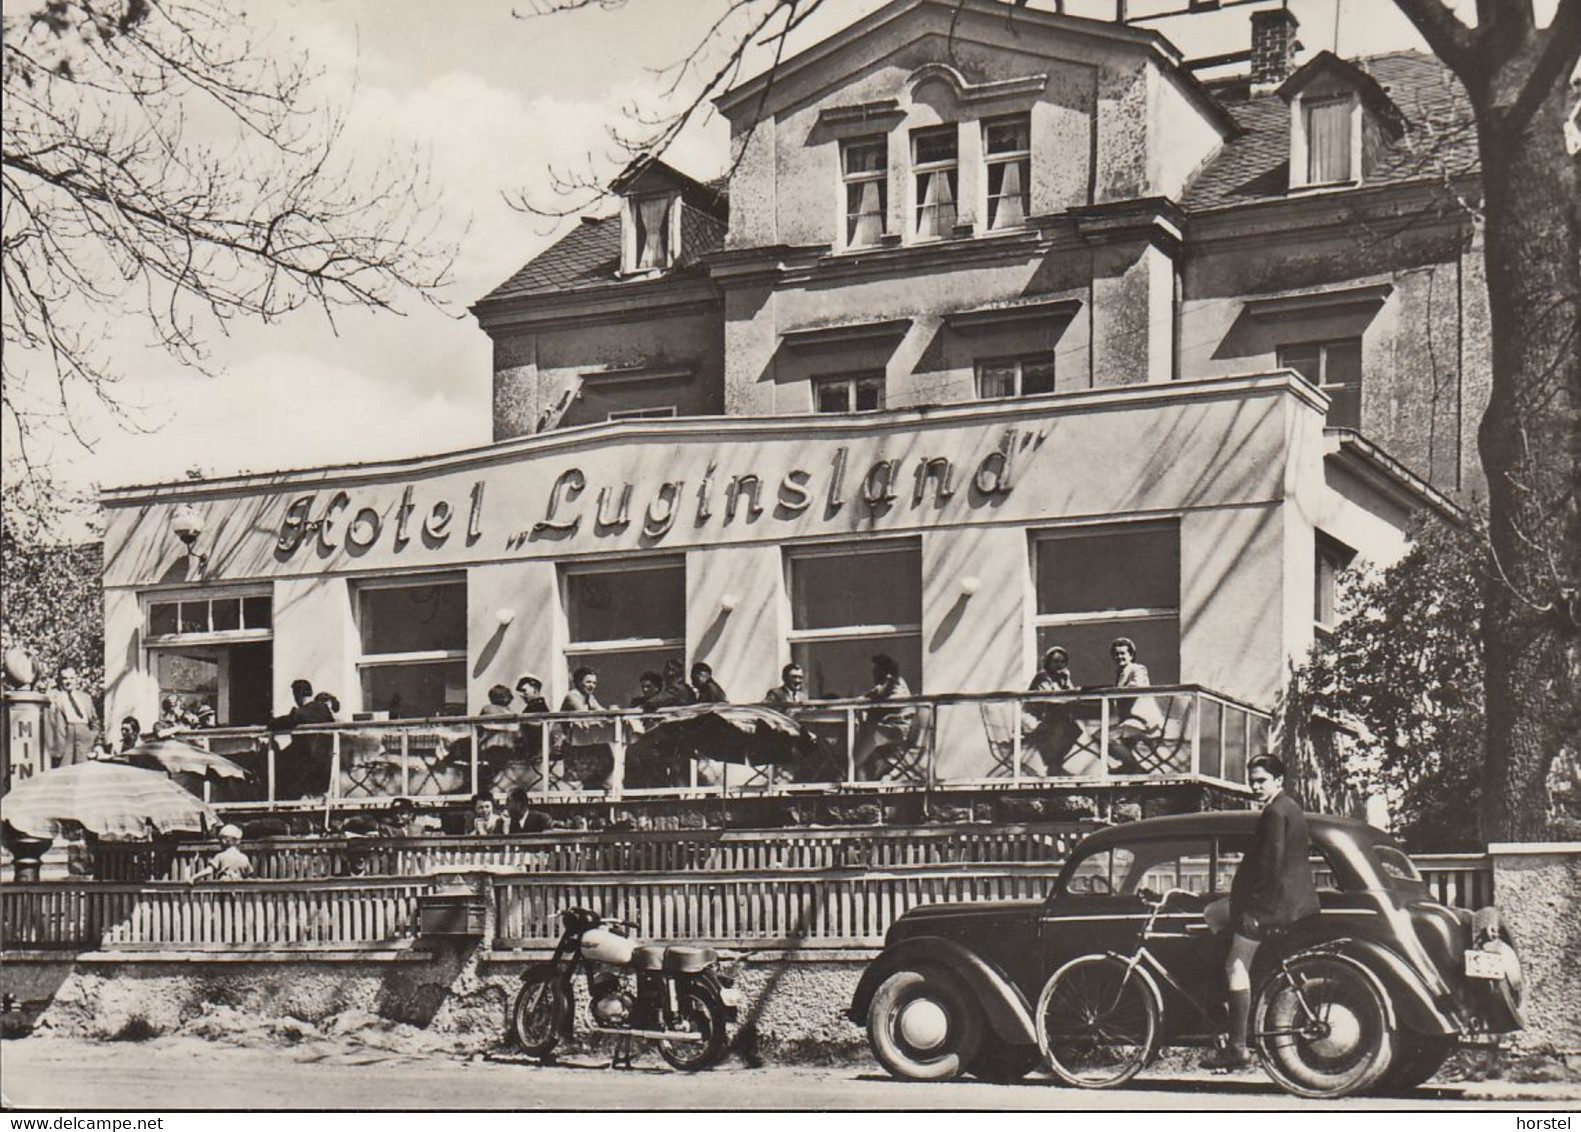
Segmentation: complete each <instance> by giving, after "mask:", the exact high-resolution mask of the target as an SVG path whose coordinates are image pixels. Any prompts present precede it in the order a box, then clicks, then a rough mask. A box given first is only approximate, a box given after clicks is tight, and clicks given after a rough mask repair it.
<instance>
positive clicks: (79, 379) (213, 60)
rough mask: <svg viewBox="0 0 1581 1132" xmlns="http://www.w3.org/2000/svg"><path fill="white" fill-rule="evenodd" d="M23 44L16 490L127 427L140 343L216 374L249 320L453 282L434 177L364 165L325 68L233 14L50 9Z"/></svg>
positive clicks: (8, 128) (10, 212)
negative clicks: (319, 71)
mask: <svg viewBox="0 0 1581 1132" xmlns="http://www.w3.org/2000/svg"><path fill="white" fill-rule="evenodd" d="M3 28H4V70H3V79H4V111H3V115H4V120H3V124H4V130H3V134H4V143H3V153H0V187H3V210H4V276H3V293H0V305H3V308H4V315H3V322H4V343H5V351H4V358H3V384H0V402H3V410H4V415H3V424H4V430H5V440H6V465H7V469H6V470H7V472H8V473H9V476H8V479H9V480H10V482H11V483H12V484H15V483H16V482H17V481H18V477H19V476H26V477H37V476H40V475H44V474H47V469H46V468H43V467H42V466H41V464H42V463H43V461H44V450H45V449H47V448H48V445H47V444H43V443H40V442H41V441H42V440H43V439H44V437H45V436H46V435H53V436H65V437H68V438H73V439H75V440H77V441H79V442H81V443H84V444H86V443H87V439H86V435H85V433H84V432H83V430H82V428H81V421H82V418H83V415H84V412H85V410H86V409H88V408H91V407H93V406H94V405H95V404H97V405H98V406H100V407H101V408H103V409H106V410H108V411H109V412H110V413H111V415H112V416H113V415H119V416H121V417H122V418H123V419H125V417H126V409H127V406H126V405H125V404H123V401H122V398H121V396H120V395H119V393H118V390H117V389H116V381H117V379H118V378H119V377H120V376H121V373H122V370H121V368H120V366H119V365H118V363H117V357H118V356H124V355H125V352H126V350H127V342H126V341H125V338H126V336H128V335H130V334H132V333H133V332H136V331H141V334H142V337H143V338H144V339H145V341H142V342H134V343H133V347H134V348H135V347H141V346H144V345H146V344H151V345H152V346H154V347H155V348H156V349H161V350H163V351H165V352H167V353H168V354H169V355H170V356H171V357H173V358H174V359H175V360H176V361H177V362H179V363H181V364H184V365H202V364H203V363H204V361H205V349H204V345H205V340H206V337H207V335H208V334H209V333H212V332H213V331H214V330H223V328H224V326H225V324H226V323H227V322H229V321H230V320H233V319H237V318H243V319H254V320H262V321H271V320H274V319H278V318H281V317H283V316H284V315H286V314H288V313H290V312H292V311H295V310H297V309H299V308H302V307H317V308H318V309H320V310H321V311H323V312H324V313H325V314H326V315H331V316H332V315H333V313H334V312H335V311H336V310H338V309H343V308H347V307H372V308H380V309H383V308H389V307H391V306H392V305H393V304H394V302H395V301H396V299H397V297H398V296H400V295H402V294H403V293H404V294H410V293H414V292H415V293H417V294H422V295H424V296H429V295H431V294H432V293H433V291H434V290H435V289H436V288H437V287H439V286H440V285H441V284H442V283H443V282H444V280H445V278H446V275H447V273H448V270H449V263H450V256H451V252H450V249H449V248H444V247H437V246H434V244H433V241H432V238H431V235H432V234H431V231H430V230H429V229H428V228H427V227H426V223H427V222H426V219H425V218H426V217H427V216H428V215H429V212H428V207H427V204H426V201H427V200H428V197H429V193H428V192H427V191H426V186H425V183H424V173H423V172H422V168H423V166H422V163H421V162H419V161H417V160H415V159H414V157H412V156H405V155H403V156H402V158H401V159H400V160H396V159H395V158H394V157H393V156H392V158H391V159H389V160H387V161H385V162H384V163H383V164H382V165H380V166H379V167H377V168H372V169H369V168H364V167H359V166H357V165H356V164H354V163H353V162H351V161H349V160H346V159H345V158H344V157H343V155H342V153H341V150H342V147H341V146H340V145H338V144H337V143H338V142H339V140H340V136H341V128H342V123H341V121H340V120H339V119H338V118H336V117H334V116H332V115H330V114H327V113H325V112H323V111H322V110H321V109H320V108H319V106H318V104H317V102H316V97H317V88H316V87H315V80H316V78H317V76H316V74H315V73H314V72H313V71H312V70H311V69H310V67H309V66H308V64H307V62H306V60H305V58H304V57H303V56H302V55H301V54H300V52H297V53H295V54H293V53H292V52H291V51H289V50H288V51H280V50H276V49H275V46H276V45H275V44H273V43H271V42H270V41H269V39H268V36H267V34H266V33H265V32H264V31H263V30H262V29H261V28H260V27H259V26H258V25H257V24H255V23H253V22H250V21H249V20H248V18H247V15H246V13H244V12H243V11H242V10H241V9H240V7H239V5H238V4H237V3H233V2H232V0H44V2H42V3H41V4H40V6H38V7H37V8H36V9H35V10H33V11H30V12H26V13H17V14H9V12H8V14H6V15H5V16H4V24H3ZM106 328H113V330H114V334H113V335H112V334H110V333H107V332H106ZM115 335H120V336H121V339H120V340H119V341H118V340H117V338H116V336H115Z"/></svg>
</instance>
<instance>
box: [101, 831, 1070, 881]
mask: <svg viewBox="0 0 1581 1132" xmlns="http://www.w3.org/2000/svg"><path fill="white" fill-rule="evenodd" d="M1090 828H1091V827H1090V826H1088V825H1083V824H1082V823H1079V822H1060V823H1053V822H1051V823H1038V824H1031V825H998V826H992V827H988V826H981V825H975V826H974V825H941V826H929V827H921V828H919V827H903V828H893V827H890V828H857V829H823V830H813V829H805V830H804V829H797V830H674V831H669V830H665V831H629V832H619V833H596V834H595V833H581V832H575V833H554V834H536V835H526V836H511V837H400V838H395V837H391V838H385V837H322V838H320V837H292V838H273V837H271V838H264V839H258V840H251V841H246V842H244V843H243V846H242V848H243V849H244V851H245V852H246V853H247V855H248V857H249V858H250V859H251V860H252V862H253V868H254V869H255V870H256V871H257V873H258V875H259V876H260V877H265V878H268V879H272V880H317V879H321V878H329V877H351V876H429V875H432V874H434V873H436V872H442V871H459V870H468V869H483V870H491V871H496V872H497V871H500V870H505V869H509V870H512V871H517V872H521V873H532V874H551V873H552V874H565V873H686V872H709V873H729V872H750V871H762V870H769V869H804V870H805V869H838V868H891V867H894V866H897V865H945V864H958V865H995V864H1001V863H1019V862H1042V863H1045V864H1056V865H1057V864H1058V863H1059V862H1060V861H1062V860H1064V859H1065V856H1066V854H1068V853H1069V852H1070V850H1071V848H1072V847H1074V846H1075V844H1076V842H1077V841H1079V840H1080V839H1081V837H1082V836H1084V835H1085V833H1087V832H1088V831H1089V829H1090ZM213 852H214V849H213V846H212V845H207V844H185V845H179V846H175V847H172V848H168V849H164V850H155V849H153V848H151V847H149V846H148V845H146V844H139V843H123V844H114V843H104V844H101V845H99V846H98V847H97V851H96V853H95V864H96V866H97V873H98V876H99V878H100V879H102V880H106V881H111V882H117V881H119V882H135V881H142V880H152V879H170V880H186V879H187V878H189V877H190V876H191V875H192V874H193V873H195V872H196V871H197V870H198V869H200V868H202V867H203V865H204V864H205V863H207V861H208V858H209V857H210V856H212V855H213Z"/></svg>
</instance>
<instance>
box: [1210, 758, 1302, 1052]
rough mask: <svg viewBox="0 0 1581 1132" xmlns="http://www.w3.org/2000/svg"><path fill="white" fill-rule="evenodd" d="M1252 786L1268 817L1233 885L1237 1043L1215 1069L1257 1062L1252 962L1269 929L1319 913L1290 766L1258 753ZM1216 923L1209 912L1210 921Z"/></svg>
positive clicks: (1229, 962) (1231, 972) (1233, 1035)
mask: <svg viewBox="0 0 1581 1132" xmlns="http://www.w3.org/2000/svg"><path fill="white" fill-rule="evenodd" d="M1247 781H1248V782H1250V784H1251V787H1252V789H1253V790H1255V791H1256V792H1257V796H1258V798H1260V799H1261V800H1262V802H1263V812H1262V814H1261V816H1259V817H1258V819H1257V831H1256V833H1255V834H1253V836H1252V845H1251V848H1250V849H1249V850H1248V851H1247V854H1246V856H1245V857H1244V858H1242V859H1241V863H1240V867H1239V868H1237V869H1236V870H1235V880H1234V882H1233V883H1232V884H1231V885H1230V900H1229V924H1228V926H1229V927H1231V928H1233V930H1234V932H1235V935H1234V937H1233V938H1232V939H1231V941H1230V954H1229V958H1228V959H1226V960H1225V964H1224V973H1225V976H1226V978H1227V980H1228V982H1229V989H1230V1002H1229V1006H1230V1010H1229V1014H1230V1041H1229V1045H1228V1046H1226V1047H1225V1048H1224V1049H1221V1050H1216V1051H1215V1052H1214V1053H1213V1054H1212V1055H1211V1056H1210V1057H1209V1058H1208V1059H1207V1061H1206V1062H1205V1063H1204V1064H1206V1065H1207V1066H1208V1067H1209V1068H1211V1069H1239V1068H1241V1067H1243V1066H1245V1065H1248V1064H1250V1062H1251V1055H1250V1054H1249V1053H1248V1052H1247V1049H1246V1034H1247V1029H1248V1026H1249V1023H1250V1019H1251V1013H1252V978H1251V970H1252V959H1253V958H1254V957H1255V956H1256V954H1257V948H1258V946H1259V945H1260V944H1261V943H1262V941H1263V938H1264V937H1265V935H1266V934H1267V932H1268V931H1269V930H1270V929H1272V928H1282V927H1286V926H1288V925H1290V924H1293V923H1295V922H1296V921H1297V920H1301V919H1305V918H1306V917H1307V916H1315V915H1317V913H1318V898H1317V889H1316V888H1315V887H1314V886H1313V884H1312V864H1311V861H1310V860H1309V858H1310V855H1311V842H1310V841H1309V840H1308V838H1307V821H1306V816H1305V815H1304V814H1303V813H1302V812H1301V805H1300V803H1299V802H1297V801H1296V800H1295V799H1294V798H1292V797H1291V796H1290V795H1289V794H1286V793H1285V792H1284V784H1285V764H1284V763H1283V762H1282V761H1280V760H1279V759H1278V758H1277V757H1275V756H1273V755H1259V756H1258V757H1257V758H1255V759H1253V760H1252V761H1251V764H1250V765H1249V767H1248V768H1247ZM1214 918H1215V917H1214V915H1213V914H1212V910H1211V909H1210V916H1209V920H1210V922H1212V921H1213V919H1214Z"/></svg>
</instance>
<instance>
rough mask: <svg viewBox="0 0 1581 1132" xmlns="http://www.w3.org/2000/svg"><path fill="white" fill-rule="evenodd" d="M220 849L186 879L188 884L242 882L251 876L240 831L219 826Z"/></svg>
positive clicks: (233, 827)
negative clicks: (217, 881) (214, 881)
mask: <svg viewBox="0 0 1581 1132" xmlns="http://www.w3.org/2000/svg"><path fill="white" fill-rule="evenodd" d="M220 845H221V846H222V848H221V849H220V851H219V852H218V853H216V854H214V856H212V857H210V858H209V863H208V864H207V865H205V866H204V867H203V868H201V869H199V870H198V871H197V872H195V873H193V874H192V876H191V877H190V878H189V879H188V881H187V883H188V884H197V883H198V881H200V880H208V879H209V878H211V877H212V878H213V879H214V880H244V879H246V878H247V877H250V876H252V875H253V862H252V858H251V857H249V856H248V855H247V854H246V853H243V852H242V831H241V830H240V829H238V828H236V827H235V826H234V825H222V826H220Z"/></svg>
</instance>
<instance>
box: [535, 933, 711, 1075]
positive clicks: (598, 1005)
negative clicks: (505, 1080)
mask: <svg viewBox="0 0 1581 1132" xmlns="http://www.w3.org/2000/svg"><path fill="white" fill-rule="evenodd" d="M560 923H561V926H562V927H563V929H564V930H563V931H562V933H561V935H560V942H559V943H558V944H557V945H556V947H555V950H554V956H553V957H552V958H550V959H549V960H547V961H545V962H543V963H535V964H533V965H532V966H531V967H529V968H527V970H526V971H525V972H524V973H523V974H522V987H521V990H520V991H518V992H517V994H516V1001H515V1003H514V1004H513V1006H512V1008H511V1035H512V1037H513V1038H515V1041H516V1044H517V1046H519V1047H520V1048H521V1049H522V1051H523V1052H525V1053H527V1054H528V1055H529V1056H532V1057H537V1058H545V1057H548V1056H549V1055H550V1054H551V1053H553V1052H554V1048H555V1046H557V1045H558V1044H559V1043H560V1040H561V1039H562V1038H566V1039H569V1038H570V1037H571V1036H572V1033H573V1031H574V1027H575V1024H574V1015H575V1013H576V992H575V986H574V984H573V981H572V980H573V979H574V978H575V976H576V972H577V969H578V968H579V967H580V968H581V969H582V970H583V972H584V973H585V974H586V977H587V995H588V1004H589V1005H588V1012H589V1015H590V1017H589V1019H588V1021H589V1026H588V1029H589V1031H590V1032H591V1033H595V1034H611V1035H614V1036H616V1037H618V1038H621V1039H624V1040H623V1042H622V1044H621V1046H620V1047H617V1052H616V1061H617V1062H618V1061H619V1060H620V1057H621V1053H622V1052H625V1053H626V1055H627V1060H628V1061H629V1051H630V1048H631V1047H630V1042H631V1041H632V1040H633V1039H643V1040H647V1041H652V1042H655V1043H656V1044H657V1045H658V1047H659V1056H661V1057H662V1058H664V1060H665V1061H667V1062H669V1063H670V1064H671V1065H673V1066H674V1067H675V1068H677V1069H683V1070H686V1071H688V1072H697V1071H698V1070H701V1069H708V1068H711V1067H713V1066H714V1065H717V1064H718V1063H719V1062H720V1061H722V1060H723V1059H724V1056H725V1053H726V1052H727V1051H728V1049H729V1047H730V1031H729V1026H730V1024H731V1023H732V1022H734V1021H735V1020H736V1012H737V1009H738V1008H739V1007H740V1005H741V992H740V991H739V990H737V989H736V986H735V977H734V973H733V971H730V970H727V969H725V968H723V967H722V966H721V963H720V956H719V953H718V952H717V951H715V950H714V949H713V948H711V947H686V946H679V945H674V944H672V945H670V946H664V945H662V944H640V943H638V942H637V941H636V940H635V939H634V938H633V937H634V936H636V935H637V933H638V930H639V929H638V927H637V925H636V924H634V923H628V922H626V921H623V920H612V919H610V920H607V919H605V918H604V917H603V916H601V915H599V914H598V913H597V912H594V911H591V910H589V909H587V908H567V909H566V910H565V911H563V912H561V913H560Z"/></svg>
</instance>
